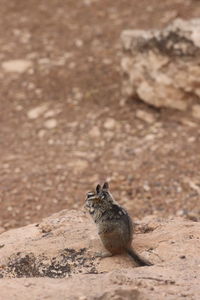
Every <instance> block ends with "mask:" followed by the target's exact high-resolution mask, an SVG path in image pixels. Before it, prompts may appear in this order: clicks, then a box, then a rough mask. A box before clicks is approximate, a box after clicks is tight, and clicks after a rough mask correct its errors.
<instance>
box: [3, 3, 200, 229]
mask: <svg viewBox="0 0 200 300" xmlns="http://www.w3.org/2000/svg"><path fill="white" fill-rule="evenodd" d="M198 16H200V5H199V1H196V0H165V1H160V0H150V1H149V0H140V1H138V0H133V1H128V0H77V1H74V0H71V1H70V0H66V1H61V0H48V1H47V0H46V1H39V0H29V1H25V0H20V1H17V0H9V1H6V0H1V9H0V80H1V89H0V121H1V126H0V144H1V146H0V165H1V167H0V231H4V230H6V229H9V228H13V227H19V226H22V225H25V224H28V223H32V222H36V221H38V220H40V219H41V218H42V217H44V216H48V215H50V214H52V213H54V212H57V211H59V210H61V209H64V208H70V209H71V208H75V209H78V208H81V207H82V206H83V202H84V199H85V194H86V192H87V191H89V190H91V189H93V188H94V187H95V185H96V184H97V183H101V182H103V181H104V180H109V181H110V186H111V190H112V192H113V194H114V196H115V197H116V199H117V200H118V201H119V202H120V203H121V204H122V205H125V206H126V208H127V209H129V210H130V212H131V214H132V216H133V217H138V218H142V217H143V216H145V215H151V214H155V215H158V216H163V217H166V216H170V215H184V214H187V215H191V216H192V218H193V216H194V215H199V213H200V210H199V204H198V203H199V195H200V169H199V164H200V154H199V153H200V152H199V149H200V139H199V134H200V127H199V124H198V122H197V121H195V120H193V119H191V118H190V117H188V116H187V114H186V113H185V114H184V113H183V114H181V115H179V114H178V113H177V112H172V111H169V110H167V109H159V110H158V109H154V108H153V107H149V106H147V105H145V104H143V103H141V102H140V101H138V100H137V99H135V101H134V99H132V100H128V101H126V102H125V101H123V99H122V95H121V82H122V80H121V69H120V59H121V53H122V50H121V44H120V35H121V32H122V30H125V29H150V28H158V29H159V28H163V27H164V26H166V25H167V24H169V23H170V22H171V21H172V20H173V19H175V18H177V17H181V18H183V19H189V18H191V17H198ZM141 109H142V110H144V111H146V112H149V113H151V115H153V117H154V122H151V124H149V123H148V122H145V120H143V118H142V119H141V118H140V117H138V114H137V111H138V110H141ZM188 178H189V180H188ZM186 179H187V180H186Z"/></svg>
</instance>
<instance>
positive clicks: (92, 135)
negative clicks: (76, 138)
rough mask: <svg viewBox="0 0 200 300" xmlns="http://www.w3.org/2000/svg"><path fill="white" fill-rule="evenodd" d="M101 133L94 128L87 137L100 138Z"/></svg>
mask: <svg viewBox="0 0 200 300" xmlns="http://www.w3.org/2000/svg"><path fill="white" fill-rule="evenodd" d="M100 135H101V132H100V130H99V128H98V127H97V126H94V127H93V128H92V129H91V130H90V131H89V136H91V137H93V138H98V137H100Z"/></svg>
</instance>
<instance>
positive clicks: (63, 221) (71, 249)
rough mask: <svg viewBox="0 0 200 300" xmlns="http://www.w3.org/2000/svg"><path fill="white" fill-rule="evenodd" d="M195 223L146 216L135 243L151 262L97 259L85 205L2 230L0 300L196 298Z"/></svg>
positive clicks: (199, 263)
mask: <svg viewBox="0 0 200 300" xmlns="http://www.w3.org/2000/svg"><path fill="white" fill-rule="evenodd" d="M199 238H200V224H199V222H192V221H188V220H184V219H182V218H175V219H170V220H159V219H155V218H154V217H148V218H147V217H146V218H145V219H143V220H142V221H141V222H140V223H138V224H136V233H135V238H134V241H133V246H134V248H135V249H136V250H137V252H138V253H140V255H142V256H144V257H146V258H148V259H149V260H151V261H152V262H154V266H151V267H140V268H138V267H135V265H134V263H133V261H132V260H131V259H130V258H129V257H127V256H126V255H118V256H114V257H109V258H104V259H100V258H98V257H96V256H95V253H96V252H101V251H103V250H104V249H103V246H102V244H101V242H100V240H99V237H98V234H97V232H96V228H95V226H94V224H93V222H92V220H90V219H89V218H88V216H87V215H86V214H85V212H83V211H75V210H72V211H68V210H64V211H61V212H59V213H57V214H54V215H52V216H50V217H49V218H46V219H44V220H43V221H42V222H40V223H38V224H32V225H29V226H26V227H22V228H19V229H14V230H10V231H7V232H4V233H2V234H0V290H1V295H0V299H5V300H6V299H16V300H17V299H20V300H23V299H24V300H25V299H26V300H29V299H54V300H55V299H59V300H62V299H63V300H64V299H82V300H84V299H105V300H107V299H138V300H147V299H150V300H151V299H161V300H162V299H176V300H177V299H183V298H185V299H200V286H199V282H200V272H199V268H200V256H199V253H200V241H199Z"/></svg>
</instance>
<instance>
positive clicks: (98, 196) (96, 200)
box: [85, 182, 114, 214]
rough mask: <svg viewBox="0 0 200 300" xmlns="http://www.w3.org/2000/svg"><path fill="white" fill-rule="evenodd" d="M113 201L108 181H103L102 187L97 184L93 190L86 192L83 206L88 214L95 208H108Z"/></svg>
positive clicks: (92, 212)
mask: <svg viewBox="0 0 200 300" xmlns="http://www.w3.org/2000/svg"><path fill="white" fill-rule="evenodd" d="M113 203H114V199H113V197H112V195H111V193H110V192H109V185H108V182H105V183H104V184H103V186H102V187H101V185H100V184H98V185H97V186H96V191H95V192H89V193H87V197H86V203H85V206H86V208H87V209H88V210H89V213H90V214H94V212H95V210H96V209H100V210H102V209H103V210H106V209H109V208H111V206H112V204H113Z"/></svg>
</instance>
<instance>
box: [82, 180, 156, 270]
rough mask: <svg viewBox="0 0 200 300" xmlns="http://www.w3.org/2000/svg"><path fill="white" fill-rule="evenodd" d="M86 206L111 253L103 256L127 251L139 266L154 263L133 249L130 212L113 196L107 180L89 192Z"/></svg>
mask: <svg viewBox="0 0 200 300" xmlns="http://www.w3.org/2000/svg"><path fill="white" fill-rule="evenodd" d="M85 207H86V208H87V209H88V211H89V214H90V215H91V216H92V218H93V220H94V222H95V223H96V225H97V228H98V234H99V236H100V238H101V241H102V243H103V245H104V247H105V248H106V249H107V250H108V251H109V254H105V255H100V256H101V257H106V256H112V255H115V254H120V253H124V252H125V253H127V254H128V255H129V256H131V257H132V258H133V259H134V261H135V262H136V263H137V265H138V266H152V265H153V264H152V263H151V262H149V261H148V260H146V259H144V258H142V257H140V256H139V255H138V254H137V253H136V252H135V250H133V248H132V246H131V243H132V235H133V222H132V220H131V217H130V216H129V214H128V212H127V211H126V210H125V209H124V208H123V207H121V206H120V205H119V204H118V203H117V202H116V201H115V199H114V198H113V196H112V194H111V193H110V191H109V185H108V183H107V182H105V183H104V184H103V186H102V187H101V185H100V184H98V185H97V186H96V192H89V193H87V197H86V203H85Z"/></svg>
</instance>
